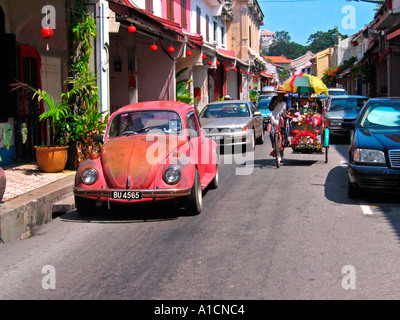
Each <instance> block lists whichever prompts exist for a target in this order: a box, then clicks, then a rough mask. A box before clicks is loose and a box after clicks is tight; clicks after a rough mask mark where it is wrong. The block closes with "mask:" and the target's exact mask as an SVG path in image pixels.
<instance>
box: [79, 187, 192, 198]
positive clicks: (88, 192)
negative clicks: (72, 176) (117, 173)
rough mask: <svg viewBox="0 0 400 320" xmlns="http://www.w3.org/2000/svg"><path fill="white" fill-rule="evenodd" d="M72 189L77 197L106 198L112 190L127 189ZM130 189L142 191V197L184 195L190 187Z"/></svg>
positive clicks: (186, 194)
mask: <svg viewBox="0 0 400 320" xmlns="http://www.w3.org/2000/svg"><path fill="white" fill-rule="evenodd" d="M73 191H74V195H75V196H77V197H83V198H91V199H98V200H108V199H111V193H112V192H118V191H127V190H119V189H89V188H79V187H74V189H73ZM129 191H130V190H129ZM132 191H140V192H141V193H142V196H143V199H154V198H175V197H185V196H188V195H189V194H190V188H173V189H147V190H132ZM130 201H132V200H130Z"/></svg>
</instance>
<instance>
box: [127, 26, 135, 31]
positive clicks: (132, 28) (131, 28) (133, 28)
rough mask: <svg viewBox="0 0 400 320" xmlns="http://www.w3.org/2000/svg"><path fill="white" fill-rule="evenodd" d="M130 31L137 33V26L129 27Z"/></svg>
mask: <svg viewBox="0 0 400 320" xmlns="http://www.w3.org/2000/svg"><path fill="white" fill-rule="evenodd" d="M128 32H129V33H135V32H136V27H135V26H129V27H128Z"/></svg>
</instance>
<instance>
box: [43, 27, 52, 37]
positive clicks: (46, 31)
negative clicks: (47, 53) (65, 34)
mask: <svg viewBox="0 0 400 320" xmlns="http://www.w3.org/2000/svg"><path fill="white" fill-rule="evenodd" d="M52 36H53V29H52V28H43V29H42V37H43V38H51V37H52Z"/></svg>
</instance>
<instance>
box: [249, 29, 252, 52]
mask: <svg viewBox="0 0 400 320" xmlns="http://www.w3.org/2000/svg"><path fill="white" fill-rule="evenodd" d="M249 47H250V48H251V47H252V43H251V26H249Z"/></svg>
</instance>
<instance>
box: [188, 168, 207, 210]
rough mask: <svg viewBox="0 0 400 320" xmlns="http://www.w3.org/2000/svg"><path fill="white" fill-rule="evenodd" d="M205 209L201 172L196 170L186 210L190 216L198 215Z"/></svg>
mask: <svg viewBox="0 0 400 320" xmlns="http://www.w3.org/2000/svg"><path fill="white" fill-rule="evenodd" d="M202 208H203V191H202V189H201V181H200V175H199V172H198V171H197V169H196V172H195V177H194V183H193V187H192V189H191V190H190V194H189V195H188V196H187V197H186V199H185V210H186V213H187V214H188V215H192V216H194V215H198V214H200V213H201V210H202Z"/></svg>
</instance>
